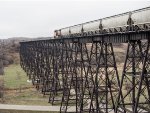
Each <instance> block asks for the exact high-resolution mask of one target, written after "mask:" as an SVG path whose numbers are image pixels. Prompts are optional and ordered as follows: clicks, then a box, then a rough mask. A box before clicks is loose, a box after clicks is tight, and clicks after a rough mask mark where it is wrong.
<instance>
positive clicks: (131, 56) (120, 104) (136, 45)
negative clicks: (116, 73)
mask: <svg viewBox="0 0 150 113" xmlns="http://www.w3.org/2000/svg"><path fill="white" fill-rule="evenodd" d="M142 59H143V53H142V46H141V41H132V40H131V41H129V42H128V47H127V53H126V60H125V63H124V68H123V73H122V78H121V84H120V90H119V96H118V99H117V105H116V111H115V113H118V112H121V113H126V112H133V111H134V109H135V103H136V98H137V96H136V94H137V90H138V84H139V75H140V73H141V71H142V68H141V66H142V62H143V60H142ZM140 104H142V103H140Z"/></svg>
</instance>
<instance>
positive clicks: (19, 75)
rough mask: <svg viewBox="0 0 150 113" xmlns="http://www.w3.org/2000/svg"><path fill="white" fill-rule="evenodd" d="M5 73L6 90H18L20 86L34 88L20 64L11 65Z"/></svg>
mask: <svg viewBox="0 0 150 113" xmlns="http://www.w3.org/2000/svg"><path fill="white" fill-rule="evenodd" d="M4 71H5V75H4V83H5V84H4V85H5V88H6V89H17V88H19V87H20V86H22V87H32V84H31V83H28V82H27V80H28V77H27V76H26V73H25V72H24V71H23V70H22V69H21V67H20V65H19V64H16V65H15V64H14V65H10V66H8V67H6V68H5V70H4Z"/></svg>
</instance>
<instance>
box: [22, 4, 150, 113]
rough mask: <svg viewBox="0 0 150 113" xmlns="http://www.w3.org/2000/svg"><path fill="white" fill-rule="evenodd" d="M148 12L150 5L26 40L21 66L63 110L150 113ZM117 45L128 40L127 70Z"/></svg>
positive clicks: (149, 19)
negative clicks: (119, 66) (51, 36)
mask: <svg viewBox="0 0 150 113" xmlns="http://www.w3.org/2000/svg"><path fill="white" fill-rule="evenodd" d="M148 14H150V8H149V7H148V8H144V9H140V10H136V11H131V12H127V13H124V14H120V15H115V16H111V17H107V18H104V19H99V20H96V21H92V22H87V23H83V24H79V25H75V26H71V27H67V28H63V29H59V30H55V38H54V39H49V40H37V41H28V42H21V43H20V45H21V46H20V65H21V67H22V68H23V69H24V71H25V72H26V73H27V75H28V76H29V78H30V79H31V80H32V83H33V85H35V86H36V88H37V89H38V90H40V91H42V93H43V94H44V95H49V102H50V103H51V104H52V105H55V104H59V105H60V113H67V112H70V111H73V112H76V113H149V112H150V17H149V16H148ZM139 16H142V18H141V17H140V18H139ZM112 22H114V23H113V24H111V23H112ZM114 43H127V44H128V46H127V51H126V58H125V62H124V66H123V71H122V74H120V73H119V72H118V69H117V62H116V58H115V52H114V50H113V44H114Z"/></svg>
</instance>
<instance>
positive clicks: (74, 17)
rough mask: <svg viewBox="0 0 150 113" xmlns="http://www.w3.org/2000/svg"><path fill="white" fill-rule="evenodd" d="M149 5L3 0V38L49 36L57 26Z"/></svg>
mask: <svg viewBox="0 0 150 113" xmlns="http://www.w3.org/2000/svg"><path fill="white" fill-rule="evenodd" d="M148 6H150V1H147V0H141V1H136V0H133V1H131V0H128V1H127V0H126V1H125V0H112V1H111V0H104V1H102V0H49V1H48V0H41V1H40V0H18V1H17V0H3V1H2V0H0V39H3V38H10V37H50V36H53V31H54V30H55V29H59V28H62V27H67V26H70V25H74V24H79V23H82V22H86V21H91V20H95V19H99V18H103V17H107V16H112V15H115V14H119V13H124V12H127V11H130V10H135V9H139V8H144V7H148Z"/></svg>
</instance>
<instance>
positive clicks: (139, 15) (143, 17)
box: [54, 7, 150, 38]
mask: <svg viewBox="0 0 150 113" xmlns="http://www.w3.org/2000/svg"><path fill="white" fill-rule="evenodd" d="M149 15H150V7H147V8H143V9H139V10H135V11H130V12H126V13H122V14H119V15H114V16H110V17H106V18H102V19H98V20H94V21H90V22H86V23H82V24H78V25H74V26H70V27H66V28H62V29H59V30H55V31H54V38H70V37H82V36H87V35H88V36H93V35H99V34H111V33H125V32H129V31H130V32H131V31H147V30H150V16H149Z"/></svg>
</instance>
